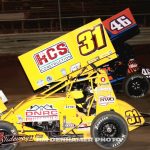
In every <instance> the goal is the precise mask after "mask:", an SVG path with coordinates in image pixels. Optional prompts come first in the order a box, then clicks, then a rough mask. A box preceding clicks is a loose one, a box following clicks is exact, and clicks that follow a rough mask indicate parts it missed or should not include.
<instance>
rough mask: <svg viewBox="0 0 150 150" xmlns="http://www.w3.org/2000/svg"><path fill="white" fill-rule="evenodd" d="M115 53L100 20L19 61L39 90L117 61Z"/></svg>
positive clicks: (51, 42) (34, 86) (47, 44)
mask: <svg viewBox="0 0 150 150" xmlns="http://www.w3.org/2000/svg"><path fill="white" fill-rule="evenodd" d="M116 57H117V56H116V53H115V49H114V47H113V45H112V43H111V41H110V38H109V36H108V34H107V32H106V30H105V28H104V26H103V23H102V21H101V20H100V19H96V20H95V21H92V22H90V23H88V24H86V25H84V26H82V27H80V28H77V29H76V30H74V31H71V32H69V33H67V34H65V35H63V36H61V37H59V38H56V39H55V40H53V41H50V42H48V43H46V44H44V45H41V46H39V47H37V48H35V49H33V50H31V51H29V52H27V53H25V54H23V55H21V56H19V60H20V62H21V64H22V67H23V69H24V71H25V73H26V75H27V77H28V79H29V81H30V83H31V85H32V87H33V89H34V90H37V89H39V88H41V87H43V86H45V85H47V84H49V83H51V82H56V81H61V79H64V78H65V77H66V76H72V77H75V75H76V74H75V72H77V71H79V70H80V71H81V69H82V68H83V67H86V66H87V68H89V69H91V68H90V66H89V64H90V63H95V64H96V65H97V66H99V65H102V64H104V63H106V62H108V61H110V60H112V59H114V58H116Z"/></svg>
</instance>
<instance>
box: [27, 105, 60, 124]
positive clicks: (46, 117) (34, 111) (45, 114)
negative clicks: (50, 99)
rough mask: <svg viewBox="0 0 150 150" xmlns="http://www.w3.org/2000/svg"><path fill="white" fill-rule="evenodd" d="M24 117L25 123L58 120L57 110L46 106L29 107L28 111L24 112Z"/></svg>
mask: <svg viewBox="0 0 150 150" xmlns="http://www.w3.org/2000/svg"><path fill="white" fill-rule="evenodd" d="M25 116H26V120H25V121H26V122H32V121H34V122H35V121H52V120H59V117H58V111H57V109H55V108H53V106H52V105H48V104H46V105H45V106H38V105H34V106H31V107H30V108H29V109H28V110H26V112H25Z"/></svg>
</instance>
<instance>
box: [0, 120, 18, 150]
mask: <svg viewBox="0 0 150 150" xmlns="http://www.w3.org/2000/svg"><path fill="white" fill-rule="evenodd" d="M14 135H18V132H17V129H16V128H15V127H14V126H13V125H12V124H11V123H9V122H6V121H0V150H14V149H15V148H16V147H17V145H18V143H15V142H13V143H11V142H8V141H5V140H4V142H2V141H3V139H4V137H6V136H10V137H12V136H14Z"/></svg>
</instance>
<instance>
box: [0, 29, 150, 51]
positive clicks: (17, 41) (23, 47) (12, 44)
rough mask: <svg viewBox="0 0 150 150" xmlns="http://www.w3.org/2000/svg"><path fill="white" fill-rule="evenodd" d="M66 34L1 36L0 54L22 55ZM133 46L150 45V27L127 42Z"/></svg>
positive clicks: (39, 33)
mask: <svg viewBox="0 0 150 150" xmlns="http://www.w3.org/2000/svg"><path fill="white" fill-rule="evenodd" d="M65 33H66V32H38V33H20V34H0V53H1V54H2V53H4V54H5V53H9V54H14V53H18V54H22V53H24V52H27V51H29V50H31V49H33V48H36V47H38V46H40V45H41V44H44V43H46V42H48V41H51V40H53V39H55V38H57V37H59V36H61V35H62V34H65ZM127 42H128V43H129V44H131V45H141V44H150V27H148V28H146V27H144V28H140V34H139V35H137V36H135V37H133V38H132V39H130V40H128V41H127Z"/></svg>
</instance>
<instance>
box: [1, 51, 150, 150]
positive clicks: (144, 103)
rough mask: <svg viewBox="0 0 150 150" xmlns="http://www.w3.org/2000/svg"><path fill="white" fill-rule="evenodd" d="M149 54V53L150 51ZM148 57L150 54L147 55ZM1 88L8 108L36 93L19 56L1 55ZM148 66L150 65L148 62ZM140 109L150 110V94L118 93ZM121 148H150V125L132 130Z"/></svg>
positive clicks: (85, 148) (27, 148) (86, 146)
mask: <svg viewBox="0 0 150 150" xmlns="http://www.w3.org/2000/svg"><path fill="white" fill-rule="evenodd" d="M148 54H149V53H148ZM144 55H145V53H144V54H141V57H139V59H140V58H141V59H142V60H143V62H144V61H145V62H144V63H145V64H148V63H147V62H149V60H148V59H147V62H146V60H144V59H143V58H144ZM147 57H148V55H147ZM0 58H1V59H0V69H1V73H0V89H2V90H3V91H4V93H5V95H6V96H7V97H8V99H9V103H8V104H7V105H8V108H10V107H12V106H15V105H16V104H17V103H18V102H19V101H21V100H22V99H24V98H26V97H28V96H30V95H32V94H34V92H33V90H32V88H31V86H30V83H29V82H28V80H27V78H26V76H25V74H24V71H23V69H22V67H21V65H20V63H19V62H18V61H17V56H0ZM148 66H150V65H149V64H148ZM117 97H118V98H120V99H123V100H125V101H127V102H129V103H130V104H132V105H133V106H134V107H136V108H137V109H138V110H139V111H144V112H150V94H149V96H148V97H146V98H144V99H140V100H135V99H129V98H128V97H126V96H124V95H123V94H121V95H117ZM21 149H23V150H34V149H36V150H41V149H42V150H49V149H53V150H59V149H61V150H62V149H63V150H64V149H65V150H70V149H72V150H75V149H79V150H81V149H82V150H91V149H94V150H98V149H100V148H99V147H97V146H96V145H95V144H93V143H63V144H61V143H21V144H20V145H19V147H18V148H17V150H21ZM119 150H150V127H141V128H139V129H137V130H135V131H133V132H130V134H129V138H128V141H127V142H126V143H125V144H124V145H123V146H122V147H121V148H119Z"/></svg>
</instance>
